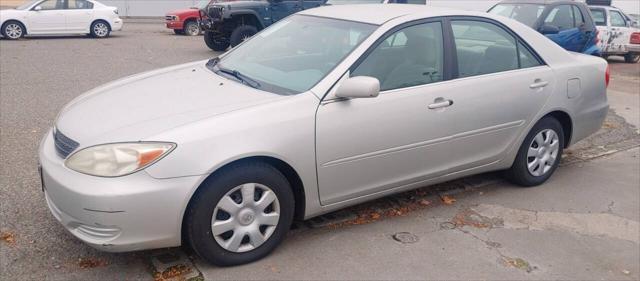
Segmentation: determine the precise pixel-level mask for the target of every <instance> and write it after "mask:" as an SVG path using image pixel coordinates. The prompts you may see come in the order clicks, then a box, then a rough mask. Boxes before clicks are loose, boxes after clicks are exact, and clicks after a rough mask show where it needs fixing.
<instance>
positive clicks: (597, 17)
mask: <svg viewBox="0 0 640 281" xmlns="http://www.w3.org/2000/svg"><path fill="white" fill-rule="evenodd" d="M589 10H591V15H592V16H593V21H594V23H595V25H596V28H597V29H598V32H599V33H600V35H599V36H600V40H599V42H598V48H600V50H601V52H602V53H607V52H608V51H609V50H608V49H609V47H608V43H607V42H608V41H609V32H610V30H609V26H608V22H609V21H608V16H607V11H606V10H605V9H604V8H598V7H591V8H589Z"/></svg>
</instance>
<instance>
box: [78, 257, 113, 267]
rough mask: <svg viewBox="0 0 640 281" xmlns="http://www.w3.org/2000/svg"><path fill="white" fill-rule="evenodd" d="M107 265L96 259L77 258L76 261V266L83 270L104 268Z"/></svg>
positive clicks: (105, 262)
mask: <svg viewBox="0 0 640 281" xmlns="http://www.w3.org/2000/svg"><path fill="white" fill-rule="evenodd" d="M107 264H108V263H107V261H105V260H103V259H98V258H79V259H78V266H79V267H80V268H85V269H86V268H95V267H99V266H105V265H107Z"/></svg>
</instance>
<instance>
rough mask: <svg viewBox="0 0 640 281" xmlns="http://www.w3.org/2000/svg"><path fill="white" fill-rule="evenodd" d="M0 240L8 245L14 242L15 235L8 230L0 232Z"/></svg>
mask: <svg viewBox="0 0 640 281" xmlns="http://www.w3.org/2000/svg"><path fill="white" fill-rule="evenodd" d="M0 240H2V241H4V242H6V243H7V244H9V245H15V244H16V235H15V234H14V233H12V232H9V231H2V232H0Z"/></svg>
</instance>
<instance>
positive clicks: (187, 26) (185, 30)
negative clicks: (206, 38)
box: [165, 0, 210, 36]
mask: <svg viewBox="0 0 640 281" xmlns="http://www.w3.org/2000/svg"><path fill="white" fill-rule="evenodd" d="M209 2H210V0H202V1H199V2H198V5H196V6H195V7H191V8H188V9H181V10H175V11H171V12H168V13H167V14H166V15H165V21H166V23H167V28H169V29H173V32H175V33H176V34H180V35H189V36H195V35H199V34H200V25H199V24H198V21H200V20H201V18H200V9H204V8H205V7H206V6H207V5H208V4H209Z"/></svg>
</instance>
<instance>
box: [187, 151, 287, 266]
mask: <svg viewBox="0 0 640 281" xmlns="http://www.w3.org/2000/svg"><path fill="white" fill-rule="evenodd" d="M246 183H258V184H262V185H264V186H268V187H269V188H270V189H271V190H272V191H273V192H274V193H275V195H276V197H277V199H278V201H279V205H280V207H279V210H280V217H279V219H278V223H277V225H276V228H275V230H273V232H272V234H271V236H269V237H268V238H267V239H266V240H265V241H264V243H263V244H261V245H259V246H258V247H256V248H255V249H252V250H249V251H246V252H233V251H229V250H226V249H225V248H223V247H222V246H220V244H218V242H217V241H216V239H215V238H214V235H213V231H212V224H211V222H212V218H213V214H214V210H215V208H216V205H217V204H218V202H220V200H221V199H222V197H223V196H225V195H226V194H227V192H229V191H231V190H232V189H234V188H236V187H238V186H240V185H243V184H246ZM294 206H295V203H294V196H293V192H292V190H291V186H290V184H289V182H288V181H287V179H286V178H285V176H284V175H283V174H282V173H281V172H280V171H278V170H277V169H276V168H274V167H273V166H271V165H269V164H266V163H263V162H239V163H236V164H232V165H231V166H228V167H226V168H223V169H222V170H220V171H218V172H216V174H215V175H213V176H212V177H210V178H208V179H207V180H206V181H205V182H204V183H203V184H202V186H200V188H199V189H198V191H197V192H196V193H195V194H194V195H193V197H192V201H191V202H190V203H189V207H188V209H187V211H186V214H185V223H184V226H185V234H186V240H187V241H186V243H187V244H188V245H190V246H191V248H192V249H193V251H194V252H195V253H196V254H198V255H199V256H200V257H202V258H203V259H204V260H205V261H207V262H209V263H211V264H214V265H218V266H232V265H239V264H245V263H249V262H252V261H256V260H258V259H261V258H263V257H265V256H267V255H268V254H269V253H271V252H272V251H273V250H274V249H275V248H276V247H277V246H278V245H279V244H280V243H281V242H282V240H283V239H284V237H285V236H286V234H287V232H288V230H289V228H290V227H291V223H292V221H293V213H294ZM234 234H235V233H234ZM243 237H244V238H247V237H245V236H243ZM244 238H243V241H244ZM229 239H230V238H229Z"/></svg>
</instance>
